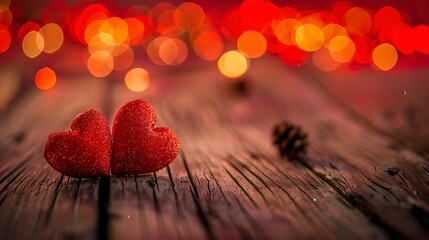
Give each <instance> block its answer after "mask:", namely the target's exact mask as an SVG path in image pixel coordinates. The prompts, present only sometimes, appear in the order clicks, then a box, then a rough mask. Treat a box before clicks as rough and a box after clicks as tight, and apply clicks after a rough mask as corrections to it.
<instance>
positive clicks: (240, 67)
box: [217, 51, 250, 78]
mask: <svg viewBox="0 0 429 240" xmlns="http://www.w3.org/2000/svg"><path fill="white" fill-rule="evenodd" d="M249 65H250V62H249V60H248V59H247V58H246V57H245V56H244V55H243V54H241V53H240V52H239V51H229V52H226V53H224V54H222V56H221V57H220V58H219V60H218V62H217V67H218V69H219V71H220V73H221V74H222V75H223V76H225V77H227V78H238V77H241V76H242V75H243V74H245V73H246V72H247V70H248V69H249Z"/></svg>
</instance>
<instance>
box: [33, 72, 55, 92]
mask: <svg viewBox="0 0 429 240" xmlns="http://www.w3.org/2000/svg"><path fill="white" fill-rule="evenodd" d="M34 82H35V83H36V86H37V88H39V89H42V90H47V89H51V88H52V87H54V86H55V83H56V82H57V75H56V74H55V72H54V70H52V69H51V68H49V67H44V68H42V69H40V70H39V71H38V72H37V73H36V76H35V78H34Z"/></svg>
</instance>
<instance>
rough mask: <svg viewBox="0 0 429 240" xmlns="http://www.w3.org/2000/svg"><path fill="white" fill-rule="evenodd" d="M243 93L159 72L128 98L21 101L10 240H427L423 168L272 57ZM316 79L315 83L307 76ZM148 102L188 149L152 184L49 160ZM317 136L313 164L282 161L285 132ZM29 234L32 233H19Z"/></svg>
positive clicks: (63, 85) (2, 203) (80, 92)
mask: <svg viewBox="0 0 429 240" xmlns="http://www.w3.org/2000/svg"><path fill="white" fill-rule="evenodd" d="M252 64H253V65H252V68H251V71H250V72H249V74H248V75H246V77H245V78H243V79H240V80H238V82H237V81H236V82H234V81H229V80H225V79H222V78H221V77H220V76H219V75H218V73H217V71H216V69H215V68H213V66H211V65H205V64H202V65H192V66H189V67H184V68H181V69H180V71H167V70H164V69H161V70H162V71H158V72H154V73H153V75H152V83H151V84H152V85H151V87H150V88H149V89H148V91H145V92H143V93H131V92H130V91H129V90H127V89H126V88H125V86H124V85H123V84H122V83H118V82H115V81H111V82H107V81H108V80H97V79H77V80H76V79H74V80H69V81H67V80H66V81H63V82H60V83H59V85H58V86H57V89H56V90H55V91H52V92H48V93H43V92H39V91H36V90H34V91H33V90H29V91H27V92H25V94H23V95H22V96H19V97H18V99H17V100H16V101H14V103H13V107H9V108H7V111H6V112H5V113H4V115H3V116H2V118H1V122H0V131H2V133H3V134H2V135H0V213H1V214H0V234H1V236H2V239H30V238H33V239H107V238H110V239H124V238H126V239H142V238H148V239H239V238H241V239H280V238H281V239H284V238H294V239H295V238H299V239H302V238H306V239H308V238H311V239H313V238H317V239H332V238H340V239H344V238H347V239H362V238H365V239H368V238H370V239H386V238H398V237H399V238H413V239H424V238H425V237H426V236H427V235H428V230H427V229H429V228H428V219H429V218H428V216H429V215H428V210H429V207H428V203H429V199H428V198H429V190H428V188H427V186H428V183H429V166H428V162H427V160H426V159H425V158H424V157H422V156H421V155H419V154H418V153H416V152H414V151H413V150H411V149H409V148H407V147H406V146H404V145H402V144H400V143H398V142H397V141H396V140H394V139H392V138H391V137H389V136H387V135H384V134H382V133H381V132H380V131H378V130H377V129H374V127H373V126H372V125H370V124H368V122H367V121H364V120H362V119H361V117H360V116H359V115H358V114H356V113H355V112H352V111H350V109H348V108H347V107H345V106H344V105H343V104H342V103H339V102H337V101H338V100H337V99H336V98H333V97H332V96H331V95H330V93H328V92H326V91H325V90H324V89H322V88H320V85H319V84H318V83H317V82H315V81H318V80H317V79H314V78H312V77H311V76H312V75H313V74H309V73H307V72H302V71H303V70H305V69H302V70H300V71H292V70H290V69H287V68H285V67H284V66H283V65H280V64H279V63H278V62H277V60H273V59H271V58H269V57H266V58H264V59H262V60H256V61H254V62H252ZM310 70H311V69H310ZM138 98H139V99H145V100H148V101H149V102H151V103H152V104H153V105H154V107H155V109H156V111H157V115H158V125H160V126H168V127H170V128H172V129H173V130H174V131H175V132H176V133H177V134H178V135H179V138H180V141H181V152H180V154H179V156H178V157H177V159H176V160H175V161H174V162H173V163H172V164H170V166H168V167H167V168H164V169H162V170H160V171H158V172H156V173H152V174H148V175H144V176H122V177H121V176H110V177H108V178H102V179H70V178H67V177H65V176H62V175H61V174H59V173H57V172H55V171H54V170H53V169H52V168H51V167H50V166H49V165H48V164H47V163H46V161H45V160H44V159H43V144H44V141H45V139H46V137H47V136H48V134H49V133H51V132H53V131H63V130H66V129H68V128H69V124H70V121H71V119H72V118H73V117H74V116H75V115H76V114H77V113H79V112H82V111H84V110H86V109H88V108H94V109H96V110H99V111H101V112H103V113H104V114H105V115H106V116H107V118H108V119H109V122H110V123H112V122H113V118H114V116H115V113H116V111H117V110H118V109H119V108H120V107H121V106H122V105H123V104H125V103H126V102H127V101H129V100H133V99H138ZM284 119H286V120H289V121H291V122H293V123H295V124H298V125H300V126H301V127H302V128H303V129H304V131H305V132H307V133H308V135H309V140H310V147H309V154H308V155H307V156H303V157H301V158H299V159H298V160H297V161H290V160H288V159H280V157H279V155H278V154H277V152H276V151H275V148H274V146H273V145H272V143H271V131H272V128H273V126H274V125H275V124H276V123H277V122H279V121H281V120H284ZM22 229H27V230H26V231H23V230H22Z"/></svg>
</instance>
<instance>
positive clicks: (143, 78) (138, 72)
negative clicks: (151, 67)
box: [124, 68, 150, 92]
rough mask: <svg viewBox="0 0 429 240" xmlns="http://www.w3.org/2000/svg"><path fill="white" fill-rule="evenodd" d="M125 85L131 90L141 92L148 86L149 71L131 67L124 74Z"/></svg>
mask: <svg viewBox="0 0 429 240" xmlns="http://www.w3.org/2000/svg"><path fill="white" fill-rule="evenodd" d="M124 81H125V85H126V86H127V87H128V89H130V90H131V91H133V92H143V91H144V90H146V89H147V88H148V87H149V83H150V78H149V73H148V72H147V71H146V70H145V69H143V68H133V69H131V70H130V71H128V72H127V74H126V75H125V79H124Z"/></svg>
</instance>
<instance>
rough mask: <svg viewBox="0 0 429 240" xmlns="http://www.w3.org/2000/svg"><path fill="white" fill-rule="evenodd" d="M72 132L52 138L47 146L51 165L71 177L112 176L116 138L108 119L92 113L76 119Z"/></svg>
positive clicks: (51, 136) (46, 154) (95, 112)
mask: <svg viewBox="0 0 429 240" xmlns="http://www.w3.org/2000/svg"><path fill="white" fill-rule="evenodd" d="M71 130H72V131H68V132H57V133H53V134H51V135H50V136H49V138H48V141H46V144H45V158H46V160H47V161H48V163H49V164H50V165H51V166H52V167H53V168H54V169H55V170H57V171H58V172H60V173H62V174H64V175H66V176H69V177H94V176H107V175H109V168H110V159H111V158H112V136H111V135H110V129H109V124H108V123H107V120H106V118H105V117H104V116H103V115H102V114H101V113H99V112H97V111H95V110H92V109H91V110H88V111H86V112H83V113H81V114H79V115H77V116H76V117H75V119H74V120H73V122H72V124H71Z"/></svg>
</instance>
